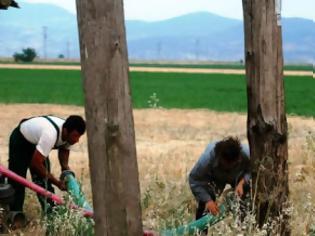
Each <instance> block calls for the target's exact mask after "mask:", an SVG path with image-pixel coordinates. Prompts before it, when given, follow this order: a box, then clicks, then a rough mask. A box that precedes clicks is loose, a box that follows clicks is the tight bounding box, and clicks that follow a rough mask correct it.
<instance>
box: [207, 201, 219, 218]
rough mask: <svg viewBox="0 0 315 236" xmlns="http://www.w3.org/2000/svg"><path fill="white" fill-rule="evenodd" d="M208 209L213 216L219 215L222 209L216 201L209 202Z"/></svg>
mask: <svg viewBox="0 0 315 236" xmlns="http://www.w3.org/2000/svg"><path fill="white" fill-rule="evenodd" d="M206 207H207V209H208V211H209V212H210V213H211V214H212V215H217V214H219V212H220V209H219V207H218V205H217V203H216V202H215V201H212V200H210V201H208V202H207V204H206Z"/></svg>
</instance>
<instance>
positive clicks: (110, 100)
mask: <svg viewBox="0 0 315 236" xmlns="http://www.w3.org/2000/svg"><path fill="white" fill-rule="evenodd" d="M77 13H78V15H77V17H78V26H79V38H80V53H81V66H82V71H83V78H84V79H83V83H84V93H85V112H86V119H87V135H88V150H89V158H90V171H91V183H92V192H93V204H94V212H95V216H94V219H95V223H96V225H95V233H96V235H108V236H113V235H117V236H126V235H135V236H136V235H137V236H138V235H142V234H143V232H142V221H141V207H140V188H139V180H138V166H137V158H136V146H135V133H134V121H133V113H132V107H131V94H130V87H129V78H128V56H127V44H126V33H125V26H124V14H123V2H122V0H77Z"/></svg>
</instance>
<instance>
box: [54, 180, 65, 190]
mask: <svg viewBox="0 0 315 236" xmlns="http://www.w3.org/2000/svg"><path fill="white" fill-rule="evenodd" d="M56 186H57V187H58V188H59V189H60V190H61V191H66V190H67V186H66V183H65V182H64V181H62V180H59V181H58V182H57V183H56Z"/></svg>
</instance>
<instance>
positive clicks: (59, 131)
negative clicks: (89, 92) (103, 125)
mask: <svg viewBox="0 0 315 236" xmlns="http://www.w3.org/2000/svg"><path fill="white" fill-rule="evenodd" d="M84 132H85V121H84V120H83V118H82V117H81V116H77V115H71V116H69V117H68V118H67V119H66V120H64V119H61V118H59V117H55V116H38V117H32V118H29V119H24V120H22V121H21V122H20V123H19V125H18V126H17V127H16V128H15V129H14V130H13V132H12V134H11V136H10V143H9V169H10V170H11V171H13V172H15V173H16V174H18V175H20V176H22V177H26V174H27V170H28V168H29V169H30V172H31V176H32V180H33V182H34V183H36V184H38V185H40V186H41V187H43V188H45V189H47V190H48V191H50V192H53V193H54V188H53V186H52V184H53V185H55V186H57V187H58V188H59V189H61V190H66V186H65V183H64V182H62V181H60V180H59V179H57V178H55V177H54V175H53V174H52V173H51V172H50V161H49V158H48V156H49V153H50V151H51V150H52V149H58V159H59V163H60V167H61V171H63V170H69V169H70V168H69V165H68V160H69V153H70V147H71V146H72V145H74V144H75V143H77V142H78V141H79V139H80V137H81V136H82V135H83V134H84ZM9 183H10V184H11V185H12V186H13V188H14V190H15V196H14V201H13V202H12V203H11V205H10V211H12V212H22V211H23V204H24V198H25V187H24V186H23V185H21V184H19V183H17V182H15V181H13V180H9ZM38 200H39V202H40V204H41V207H42V209H43V211H44V213H46V212H50V211H51V207H52V206H53V205H54V203H53V202H52V201H51V200H50V199H47V198H44V197H42V196H40V195H38Z"/></svg>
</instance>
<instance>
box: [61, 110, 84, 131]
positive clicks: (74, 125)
mask: <svg viewBox="0 0 315 236" xmlns="http://www.w3.org/2000/svg"><path fill="white" fill-rule="evenodd" d="M63 128H66V129H67V131H68V132H72V131H73V130H76V131H78V132H79V133H80V134H81V135H82V134H84V132H85V121H84V120H83V118H82V117H81V116H76V115H71V116H69V117H68V118H67V119H66V121H65V123H64V124H63Z"/></svg>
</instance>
